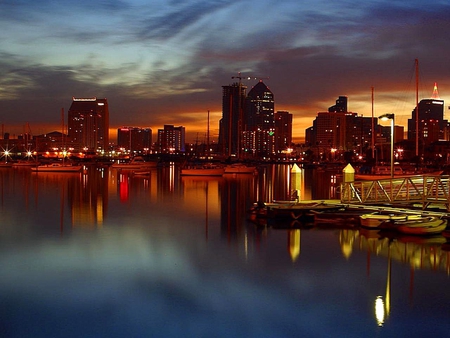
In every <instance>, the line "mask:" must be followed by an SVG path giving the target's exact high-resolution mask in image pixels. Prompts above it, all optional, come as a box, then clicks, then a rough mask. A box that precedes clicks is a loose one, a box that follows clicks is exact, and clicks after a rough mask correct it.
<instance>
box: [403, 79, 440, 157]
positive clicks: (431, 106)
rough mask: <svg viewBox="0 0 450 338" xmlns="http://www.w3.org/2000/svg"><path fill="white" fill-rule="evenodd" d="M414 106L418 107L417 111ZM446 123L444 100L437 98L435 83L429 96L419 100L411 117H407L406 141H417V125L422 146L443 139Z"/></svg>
mask: <svg viewBox="0 0 450 338" xmlns="http://www.w3.org/2000/svg"><path fill="white" fill-rule="evenodd" d="M416 108H418V109H417V112H416ZM417 113H418V115H419V119H418V120H417V118H416V114H417ZM416 121H417V122H418V123H417V122H416ZM447 124H448V123H447V120H444V100H441V99H440V98H439V94H438V90H437V84H435V85H434V89H433V94H432V96H431V98H429V99H423V100H421V101H420V102H419V104H418V106H417V107H415V108H414V110H413V111H412V113H411V118H410V119H408V141H417V135H416V130H417V126H418V131H419V134H418V141H419V143H420V144H421V145H422V147H424V146H426V145H428V144H430V143H432V142H436V141H439V140H443V139H445V137H444V132H445V129H446V126H447ZM422 149H423V148H422Z"/></svg>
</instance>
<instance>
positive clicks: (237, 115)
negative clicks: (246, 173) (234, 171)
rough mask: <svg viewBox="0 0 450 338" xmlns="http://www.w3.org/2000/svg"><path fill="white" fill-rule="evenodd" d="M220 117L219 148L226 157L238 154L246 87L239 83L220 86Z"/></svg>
mask: <svg viewBox="0 0 450 338" xmlns="http://www.w3.org/2000/svg"><path fill="white" fill-rule="evenodd" d="M222 88H223V90H222V119H221V120H220V123H219V149H220V151H221V152H222V153H223V154H224V155H225V156H227V157H231V156H239V153H240V143H242V141H241V137H242V131H243V130H244V129H243V114H244V99H245V96H246V89H247V87H246V86H244V85H242V84H241V83H240V82H239V83H233V84H232V85H229V86H222Z"/></svg>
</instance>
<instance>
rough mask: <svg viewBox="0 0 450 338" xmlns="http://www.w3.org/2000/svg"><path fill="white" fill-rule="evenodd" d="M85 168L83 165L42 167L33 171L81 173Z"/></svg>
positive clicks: (33, 168) (32, 169)
mask: <svg viewBox="0 0 450 338" xmlns="http://www.w3.org/2000/svg"><path fill="white" fill-rule="evenodd" d="M82 168H83V166H81V165H51V164H48V165H40V166H37V167H32V168H31V171H34V172H71V173H73V172H80V171H81V169H82Z"/></svg>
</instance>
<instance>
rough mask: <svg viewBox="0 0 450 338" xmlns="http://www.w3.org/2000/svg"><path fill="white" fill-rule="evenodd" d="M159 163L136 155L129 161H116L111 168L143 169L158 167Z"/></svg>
mask: <svg viewBox="0 0 450 338" xmlns="http://www.w3.org/2000/svg"><path fill="white" fill-rule="evenodd" d="M156 166H157V163H156V162H154V161H146V160H145V159H144V158H143V157H142V156H135V157H133V158H132V159H131V161H129V162H116V163H113V164H112V165H111V168H116V169H131V170H133V169H141V168H149V167H156Z"/></svg>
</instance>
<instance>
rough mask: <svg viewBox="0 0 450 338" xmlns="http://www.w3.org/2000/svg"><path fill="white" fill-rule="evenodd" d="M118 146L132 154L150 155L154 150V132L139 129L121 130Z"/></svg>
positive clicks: (118, 134) (127, 128)
mask: <svg viewBox="0 0 450 338" xmlns="http://www.w3.org/2000/svg"><path fill="white" fill-rule="evenodd" d="M117 146H118V147H119V148H120V149H123V150H125V151H127V152H129V153H131V154H133V153H134V154H141V153H144V154H148V153H149V151H150V150H151V148H152V130H151V129H150V128H139V127H122V128H119V129H117Z"/></svg>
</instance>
